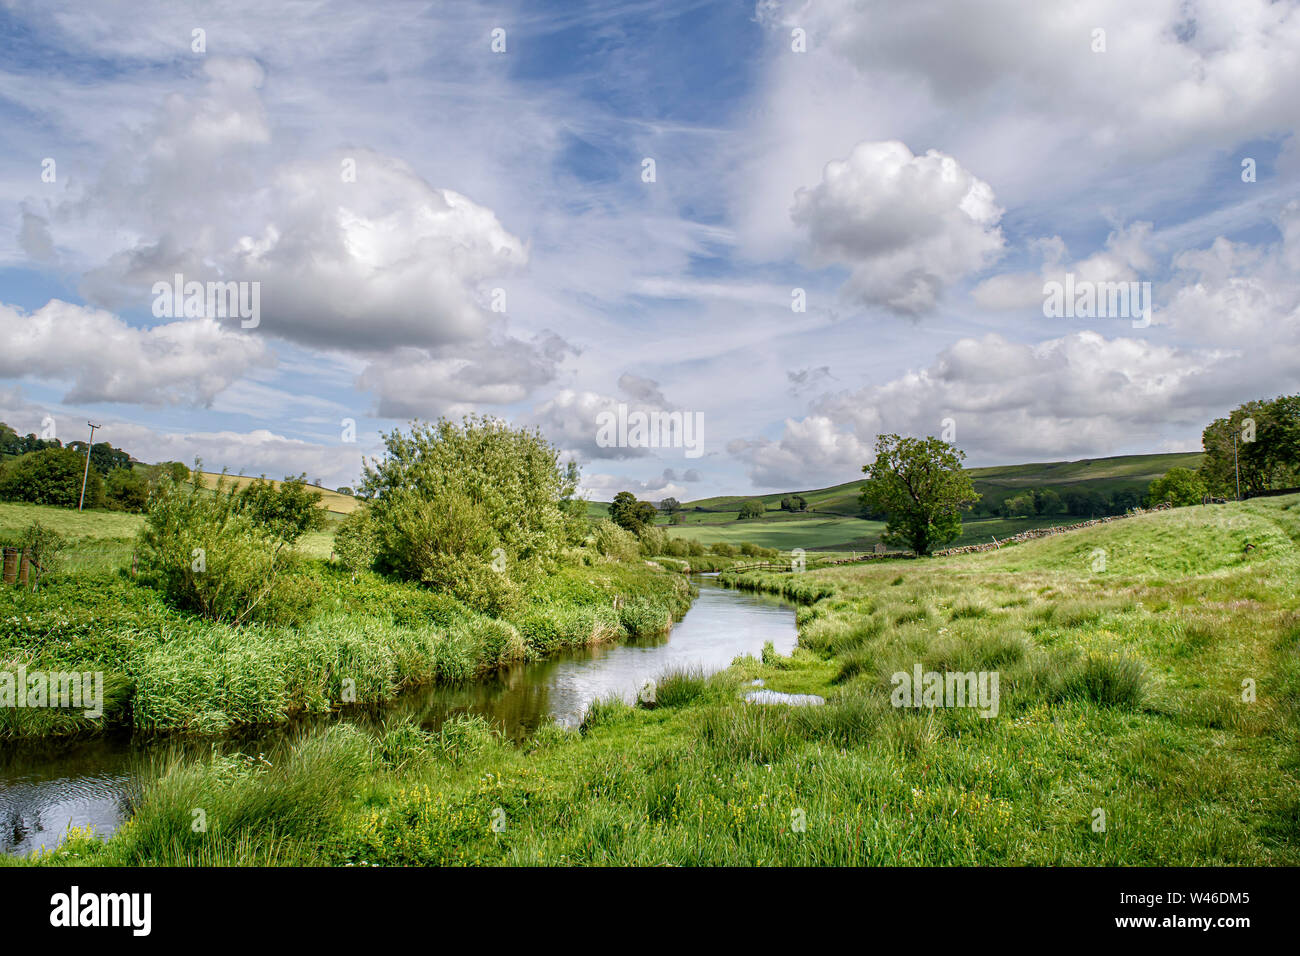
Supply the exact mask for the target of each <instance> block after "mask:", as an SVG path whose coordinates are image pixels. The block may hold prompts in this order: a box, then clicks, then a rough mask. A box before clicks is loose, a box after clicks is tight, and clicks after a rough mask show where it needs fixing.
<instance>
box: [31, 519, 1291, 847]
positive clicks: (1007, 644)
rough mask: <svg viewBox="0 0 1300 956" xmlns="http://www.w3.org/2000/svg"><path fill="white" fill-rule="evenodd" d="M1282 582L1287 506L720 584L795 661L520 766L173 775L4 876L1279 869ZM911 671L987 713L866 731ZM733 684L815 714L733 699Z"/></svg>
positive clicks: (378, 758)
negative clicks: (988, 693) (758, 688)
mask: <svg viewBox="0 0 1300 956" xmlns="http://www.w3.org/2000/svg"><path fill="white" fill-rule="evenodd" d="M1099 554H1102V555H1104V558H1105V560H1104V562H1099V560H1098V555H1099ZM1297 581H1300V499H1298V498H1296V497H1290V498H1273V499H1262V500H1256V501H1251V502H1245V503H1241V504H1231V505H1226V506H1219V507H1214V508H1184V509H1176V510H1172V511H1166V512H1159V513H1152V514H1147V515H1142V516H1139V517H1135V518H1129V519H1125V520H1122V521H1116V522H1111V523H1108V524H1105V525H1099V526H1094V527H1092V528H1089V529H1086V530H1082V531H1076V532H1072V533H1069V534H1064V535H1060V536H1056V537H1052V538H1044V539H1039V540H1035V541H1030V542H1027V543H1025V544H1022V545H1017V546H1013V547H1008V548H1005V549H1002V550H999V551H994V552H988V553H982V554H975V555H964V556H957V557H952V558H941V559H923V560H900V561H890V562H882V563H880V564H876V565H870V566H862V565H860V566H853V567H845V568H836V569H828V570H823V571H809V572H806V573H804V574H798V575H795V574H772V573H751V574H747V575H740V576H737V578H736V580H735V583H737V584H739V585H741V586H744V587H749V588H755V589H764V590H772V591H778V592H782V593H785V594H787V595H788V596H790V597H791V598H793V599H794V600H796V601H798V602H800V604H801V607H800V609H799V612H798V627H799V635H800V640H799V647H798V648H797V649H796V650H795V652H794V653H793V655H792V656H791V657H788V658H783V657H779V656H776V655H775V654H772V653H770V651H769V652H767V653H765V654H764V655H763V659H762V660H761V661H760V660H754V659H752V658H745V659H742V660H740V661H738V662H737V663H736V664H735V665H733V667H732V668H731V669H730V670H729V671H727V672H724V673H723V674H721V675H718V676H716V677H714V678H712V679H708V680H705V679H701V678H698V677H695V676H692V675H689V674H686V675H681V674H679V675H666V676H665V678H664V679H663V680H661V681H660V684H659V692H658V697H657V703H656V705H655V706H654V707H652V708H646V707H635V708H634V707H629V706H627V705H625V704H621V703H613V702H611V703H606V704H601V705H598V706H594V707H593V708H592V710H591V711H590V712H589V713H588V716H587V719H586V721H585V723H584V725H583V727H582V729H581V731H580V732H565V731H562V730H560V729H557V728H550V729H549V730H546V731H543V732H541V733H539V734H538V736H537V737H536V738H535V739H533V740H531V741H530V742H529V743H527V744H526V745H524V746H518V747H517V746H514V745H511V744H508V743H504V742H502V741H501V740H500V739H499V738H497V737H496V736H495V735H493V733H492V732H491V729H490V728H488V727H486V726H484V725H482V723H481V722H476V721H473V720H467V721H463V722H455V723H451V724H445V725H444V726H443V728H442V729H441V730H440V731H439V732H438V733H436V734H435V733H429V732H425V731H420V730H418V729H417V728H412V727H405V728H402V727H393V728H389V729H388V730H387V731H386V732H384V733H382V734H380V735H378V736H377V737H371V736H369V735H367V734H365V733H363V732H361V731H360V730H358V729H356V728H354V727H351V726H348V725H340V726H336V727H334V728H332V729H331V730H329V731H328V732H325V733H318V734H315V735H313V736H310V737H307V738H305V739H303V740H301V741H299V742H297V743H296V744H294V745H290V746H286V747H285V748H284V749H283V750H282V751H280V752H277V753H274V754H271V755H269V756H268V760H267V761H266V762H265V763H264V764H263V763H257V762H253V761H243V762H241V761H239V760H238V759H236V758H228V757H213V758H211V759H207V760H197V761H196V760H193V759H184V758H180V757H177V758H176V759H174V760H171V761H164V762H162V763H160V764H159V765H158V766H156V767H155V768H154V771H153V777H152V780H151V782H150V783H148V784H147V785H146V786H145V788H144V792H143V793H142V795H141V799H140V801H139V802H138V804H137V807H136V811H137V812H136V816H135V818H134V819H133V821H132V822H131V823H130V824H128V825H127V826H125V827H123V828H122V829H121V830H119V832H118V833H117V834H115V835H114V836H113V837H112V838H111V839H109V840H107V841H105V842H103V843H100V842H98V841H96V840H93V839H89V838H85V837H81V836H78V837H74V838H73V839H71V840H69V841H68V842H66V843H65V844H64V846H63V847H62V848H61V849H60V850H58V851H55V852H54V853H52V854H50V855H48V856H46V857H44V858H42V859H40V860H36V861H24V862H38V863H46V864H52V865H59V864H63V863H75V864H78V865H85V864H96V863H99V864H108V865H112V864H156V863H160V864H184V865H195V864H201V863H214V862H220V863H264V864H286V863H328V864H355V865H373V864H394V865H399V864H407V865H426V864H474V863H500V864H521V865H536V864H560V865H565V864H643V865H662V864H669V865H674V864H676V865H682V864H688V865H689V864H705V865H717V864H755V865H756V864H763V865H769V864H776V865H780V864H793V865H824V864H842V865H909V864H938V865H999V864H1002V865H1005V864H1025V865H1150V864H1163V865H1180V864H1188V865H1198V864H1226V865H1297V864H1300V737H1298V720H1300V610H1298V604H1300V597H1298V595H1297V589H1296V584H1297ZM915 665H920V666H921V667H923V668H924V669H925V670H928V671H938V672H948V671H971V672H979V671H985V672H990V671H993V672H997V673H998V674H999V675H1000V700H999V708H998V712H997V715H996V716H994V717H989V718H984V717H981V716H979V714H978V713H977V712H976V711H975V710H974V709H971V708H968V707H961V706H956V707H952V706H950V707H942V706H940V707H924V708H920V709H914V708H907V707H895V706H891V701H890V698H891V691H892V688H893V681H892V680H891V675H893V674H894V673H895V672H904V673H910V672H911V671H912V669H913V667H914V666H915ZM756 679H762V680H763V681H764V682H765V683H766V686H767V687H768V688H770V689H773V690H776V691H786V692H793V693H816V694H820V695H822V696H823V697H825V698H827V704H826V705H825V706H822V707H808V708H786V707H770V706H756V705H749V704H746V703H743V702H742V701H741V699H740V697H741V694H742V692H743V691H744V690H747V689H748V686H749V683H750V682H751V681H753V680H756ZM1252 682H1253V683H1252ZM1243 686H1247V687H1252V686H1253V688H1254V690H1255V692H1256V694H1257V697H1255V698H1254V699H1253V700H1250V701H1247V700H1244V699H1243ZM195 806H203V807H205V808H207V815H208V820H209V823H210V825H209V829H208V831H207V832H206V833H194V832H192V830H191V827H190V820H191V815H190V808H192V807H195Z"/></svg>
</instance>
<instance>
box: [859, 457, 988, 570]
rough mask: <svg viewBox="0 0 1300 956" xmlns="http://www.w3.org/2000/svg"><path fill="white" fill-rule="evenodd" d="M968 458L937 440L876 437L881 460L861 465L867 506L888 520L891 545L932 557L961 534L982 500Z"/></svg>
mask: <svg viewBox="0 0 1300 956" xmlns="http://www.w3.org/2000/svg"><path fill="white" fill-rule="evenodd" d="M965 457H966V456H965V453H963V452H961V451H958V450H957V448H956V447H954V446H953V445H950V444H949V443H948V442H945V441H941V440H940V439H938V438H934V437H927V438H901V437H899V436H898V435H879V436H877V437H876V460H875V461H874V462H872V463H871V464H870V465H864V466H863V467H862V470H863V471H864V472H865V473H866V474H867V482H866V485H865V486H864V488H863V490H862V505H863V507H864V508H869V509H871V510H873V511H878V512H884V513H885V514H887V515H888V516H889V517H888V520H887V522H886V524H885V533H884V534H883V535H881V538H882V539H883V540H884V541H885V543H886V544H896V545H903V546H906V547H910V548H911V549H912V550H913V551H915V552H916V553H917V554H929V553H930V551H931V550H932V549H933V548H935V547H937V546H940V545H944V544H947V543H948V542H949V541H952V540H953V539H954V538H956V537H957V536H958V535H960V534H961V512H962V511H963V510H965V509H967V508H969V507H970V506H971V505H973V504H974V503H975V502H977V501H978V500H979V497H980V496H979V495H978V494H977V493H976V491H975V486H974V485H973V484H972V483H971V479H970V476H969V475H968V474H967V473H966V472H965V471H964V470H963V469H962V465H961V463H962V459H964V458H965Z"/></svg>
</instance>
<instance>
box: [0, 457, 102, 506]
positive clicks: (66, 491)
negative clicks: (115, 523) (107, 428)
mask: <svg viewBox="0 0 1300 956" xmlns="http://www.w3.org/2000/svg"><path fill="white" fill-rule="evenodd" d="M85 469H86V456H85V455H79V454H77V453H76V452H75V451H73V450H72V449H71V448H44V449H42V450H40V451H34V452H31V453H30V454H27V455H24V456H22V457H21V458H19V459H17V460H16V461H13V462H10V463H9V464H8V465H7V466H6V467H5V471H4V477H3V478H0V499H3V500H5V501H29V502H31V503H32V504H36V505H58V506H60V507H63V508H75V507H77V505H78V503H79V502H80V501H81V482H82V477H83V476H85V479H86V507H87V508H100V507H103V504H104V479H103V478H102V477H100V474H99V472H98V471H96V470H95V469H94V468H91V469H90V473H89V474H88V475H87V474H86V470H85Z"/></svg>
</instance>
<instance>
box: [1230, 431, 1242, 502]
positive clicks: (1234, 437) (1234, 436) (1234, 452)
mask: <svg viewBox="0 0 1300 956" xmlns="http://www.w3.org/2000/svg"><path fill="white" fill-rule="evenodd" d="M1232 472H1233V474H1234V475H1236V476H1237V500H1238V501H1240V500H1241V469H1240V468H1238V467H1237V433H1236V432H1235V431H1234V432H1233V433H1232Z"/></svg>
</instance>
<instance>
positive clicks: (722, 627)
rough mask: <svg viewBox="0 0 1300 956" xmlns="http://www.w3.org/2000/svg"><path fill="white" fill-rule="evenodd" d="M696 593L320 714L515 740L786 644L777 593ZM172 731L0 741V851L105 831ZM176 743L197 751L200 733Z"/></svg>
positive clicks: (788, 626) (261, 742)
mask: <svg viewBox="0 0 1300 956" xmlns="http://www.w3.org/2000/svg"><path fill="white" fill-rule="evenodd" d="M696 581H697V583H698V584H699V587H700V593H699V597H697V598H696V599H695V603H694V604H692V605H691V609H690V610H689V611H687V613H686V615H685V617H683V618H682V620H681V621H679V622H678V623H677V624H676V625H675V626H674V627H673V629H672V630H671V631H670V632H669V633H668V634H666V635H662V636H660V637H655V638H644V639H639V640H631V641H626V642H623V643H621V644H610V645H604V646H601V647H591V648H582V649H580V650H573V651H566V652H563V653H560V654H556V655H554V656H552V657H549V658H547V659H546V660H544V661H537V662H535V663H532V664H521V665H517V666H514V667H509V668H506V669H504V670H502V671H500V672H499V673H497V674H495V675H493V676H491V677H489V678H487V679H485V680H482V681H475V682H473V683H466V684H458V685H436V686H431V687H421V688H416V689H413V690H411V691H408V692H406V693H404V694H402V695H400V696H399V697H397V698H395V699H394V700H392V701H390V702H388V703H387V704H385V705H384V706H382V707H380V708H378V709H376V710H374V711H366V710H361V709H359V708H353V709H348V710H344V711H342V712H340V713H339V714H338V715H335V716H333V717H330V718H318V719H317V721H325V720H352V721H356V722H358V723H365V724H374V723H376V722H378V721H381V720H383V719H386V718H389V717H393V716H410V717H412V718H415V719H417V720H418V721H419V722H420V723H421V724H422V725H424V726H426V727H437V726H438V725H439V724H440V723H441V722H442V721H443V720H445V719H447V718H448V717H451V716H454V715H456V714H481V715H483V716H484V717H487V718H488V719H489V720H491V721H492V722H493V723H495V724H496V725H497V726H499V727H500V728H501V729H502V730H503V731H504V732H505V733H506V734H507V735H508V736H510V737H512V738H514V739H522V738H524V737H526V736H527V735H528V734H530V733H531V732H532V731H533V730H535V729H536V728H537V727H538V726H540V725H541V724H542V723H543V722H545V721H548V720H555V721H557V722H559V723H561V724H564V725H566V726H570V727H572V726H576V725H577V724H578V723H580V722H581V720H582V715H583V713H584V712H585V711H586V709H587V706H588V705H589V704H590V703H591V702H592V701H594V700H599V699H603V698H607V697H610V696H613V695H618V696H621V697H623V698H624V699H626V700H628V701H629V702H631V701H633V700H635V698H636V695H637V691H638V690H639V689H640V688H641V687H642V685H644V684H645V682H646V681H647V680H651V679H653V678H656V677H658V676H659V675H660V674H663V673H664V672H665V671H671V670H679V669H699V670H703V671H705V672H706V673H712V672H715V671H718V670H722V669H723V668H725V667H727V666H728V665H729V664H730V663H731V662H732V660H734V659H735V658H736V657H739V656H742V655H746V654H750V655H753V656H755V657H757V656H758V655H759V654H760V652H761V651H762V649H763V645H764V644H765V643H766V642H768V641H771V642H772V643H773V644H774V645H775V647H776V650H777V652H778V653H780V654H789V653H790V651H791V650H792V649H793V648H794V646H795V642H796V640H797V637H796V633H795V621H794V609H793V607H791V605H789V604H788V603H786V602H785V601H782V600H781V599H780V598H776V597H772V596H770V595H764V594H753V593H749V592H744V591H733V590H728V589H726V588H723V587H720V586H719V585H718V584H717V583H716V582H715V581H713V580H712V579H711V578H710V577H709V576H707V575H706V576H701V577H698V578H697V579H696ZM305 723H307V722H306V721H297V722H295V723H294V724H291V725H289V726H287V727H286V726H281V727H276V728H273V729H269V730H259V731H256V732H253V733H247V734H243V735H239V736H237V737H233V738H226V739H224V740H223V741H222V746H225V747H228V748H232V749H243V750H245V751H247V750H249V749H250V748H253V749H255V750H258V751H264V750H266V749H268V748H269V747H270V746H272V745H273V744H274V743H275V742H276V741H278V740H280V739H282V738H283V737H284V736H285V735H287V734H290V733H293V732H295V731H296V730H299V729H301V728H302V726H303V725H304V724H305ZM176 744H177V741H176V740H174V739H169V740H159V739H158V738H145V739H140V738H135V739H133V738H131V737H130V736H129V735H110V734H105V735H101V736H96V737H89V738H81V739H76V740H66V741H63V740H52V739H46V740H40V741H31V742H21V743H19V742H14V741H3V742H0V852H4V853H14V854H27V853H31V852H32V851H33V850H37V849H41V848H44V847H51V846H56V845H57V844H58V843H59V841H60V840H61V839H62V838H63V835H64V834H65V833H66V832H67V829H68V827H69V826H76V827H86V826H92V827H94V829H95V832H96V833H98V834H100V835H101V836H104V835H108V834H110V833H112V832H113V831H114V830H115V829H116V828H117V827H118V825H119V824H120V823H121V822H122V820H123V819H125V818H126V816H127V814H128V813H129V807H130V801H131V794H132V793H133V792H134V789H135V781H136V774H137V768H138V766H139V765H140V763H141V761H142V758H145V757H147V756H148V754H149V751H150V750H152V749H155V748H159V747H171V746H175V745H176ZM182 745H185V746H192V747H194V748H195V750H206V749H208V748H209V747H211V746H212V741H211V740H210V739H208V740H201V741H194V740H190V741H187V742H183V744H182Z"/></svg>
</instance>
